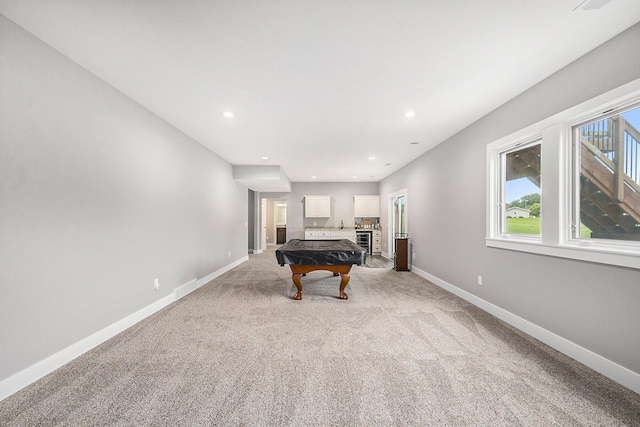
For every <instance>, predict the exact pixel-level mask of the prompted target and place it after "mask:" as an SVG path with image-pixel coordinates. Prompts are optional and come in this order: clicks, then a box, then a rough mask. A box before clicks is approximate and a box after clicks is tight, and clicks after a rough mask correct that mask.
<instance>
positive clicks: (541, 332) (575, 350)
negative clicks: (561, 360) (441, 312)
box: [412, 266, 640, 394]
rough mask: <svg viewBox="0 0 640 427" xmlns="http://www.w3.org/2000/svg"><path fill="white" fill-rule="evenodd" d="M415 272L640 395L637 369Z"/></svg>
mask: <svg viewBox="0 0 640 427" xmlns="http://www.w3.org/2000/svg"><path fill="white" fill-rule="evenodd" d="M412 271H413V272H414V273H416V274H417V275H418V276H421V277H423V278H425V279H427V280H428V281H430V282H432V283H434V284H435V285H437V286H439V287H441V288H443V289H445V290H447V291H449V292H451V293H452V294H454V295H457V296H459V297H460V298H462V299H464V300H466V301H468V302H470V303H471V304H473V305H475V306H477V307H479V308H481V309H482V310H484V311H486V312H488V313H490V314H492V315H494V316H496V317H497V318H499V319H500V320H503V321H505V322H507V323H508V324H510V325H511V326H513V327H515V328H517V329H519V330H521V331H522V332H524V333H526V334H527V335H530V336H532V337H534V338H536V339H537V340H539V341H542V342H543V343H545V344H547V345H548V346H549V347H552V348H554V349H556V350H558V351H559V352H560V353H563V354H566V355H567V356H569V357H571V358H572V359H575V360H577V361H578V362H580V363H582V364H584V365H586V366H588V367H590V368H591V369H593V370H594V371H596V372H599V373H600V374H602V375H604V376H605V377H608V378H610V379H612V380H613V381H615V382H617V383H619V384H622V385H623V386H625V387H627V388H628V389H630V390H633V391H634V392H636V393H639V394H640V374H638V373H636V372H633V371H631V370H629V369H627V368H625V367H624V366H620V365H618V364H617V363H615V362H612V361H611V360H609V359H605V358H604V357H602V356H600V355H598V354H596V353H594V352H592V351H591V350H588V349H586V348H584V347H581V346H579V345H578V344H575V343H573V342H571V341H569V340H567V339H565V338H562V337H561V336H559V335H556V334H554V333H553V332H550V331H548V330H546V329H544V328H541V327H540V326H538V325H536V324H534V323H531V322H529V321H528V320H525V319H523V318H521V317H519V316H516V315H515V314H513V313H511V312H509V311H507V310H505V309H503V308H500V307H498V306H497V305H494V304H492V303H490V302H488V301H485V300H483V299H482V298H479V297H477V296H475V295H473V294H471V293H469V292H467V291H465V290H462V289H460V288H458V287H456V286H454V285H452V284H451V283H448V282H445V281H444V280H442V279H439V278H438V277H436V276H433V275H431V274H429V273H427V272H426V271H423V270H420V269H419V268H417V267H415V266H414V267H413V268H412Z"/></svg>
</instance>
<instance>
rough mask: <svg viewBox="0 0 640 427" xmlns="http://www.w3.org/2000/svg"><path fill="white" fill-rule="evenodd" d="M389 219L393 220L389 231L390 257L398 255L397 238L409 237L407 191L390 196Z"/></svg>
mask: <svg viewBox="0 0 640 427" xmlns="http://www.w3.org/2000/svg"><path fill="white" fill-rule="evenodd" d="M389 210H390V211H391V212H389V217H390V218H391V227H390V230H389V242H390V243H389V248H390V249H391V252H390V254H389V255H390V256H391V257H393V256H394V255H395V253H396V240H395V239H396V237H407V236H408V234H407V233H408V228H407V190H406V189H404V190H401V191H398V192H397V193H393V194H391V195H389Z"/></svg>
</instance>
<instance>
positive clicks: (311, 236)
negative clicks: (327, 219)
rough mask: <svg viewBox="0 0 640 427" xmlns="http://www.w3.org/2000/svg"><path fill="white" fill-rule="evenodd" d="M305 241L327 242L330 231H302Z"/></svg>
mask: <svg viewBox="0 0 640 427" xmlns="http://www.w3.org/2000/svg"><path fill="white" fill-rule="evenodd" d="M304 238H305V240H329V239H330V238H331V231H329V230H323V229H317V228H316V229H311V230H305V231H304Z"/></svg>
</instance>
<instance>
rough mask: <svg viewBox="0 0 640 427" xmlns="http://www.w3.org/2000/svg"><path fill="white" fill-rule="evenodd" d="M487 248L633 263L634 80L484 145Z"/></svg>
mask: <svg viewBox="0 0 640 427" xmlns="http://www.w3.org/2000/svg"><path fill="white" fill-rule="evenodd" d="M487 198H488V203H487V236H486V243H487V246H489V247H496V248H502V249H510V250H517V251H524V252H532V253H538V254H544V255H551V256H559V257H565V258H573V259H580V260H585V261H591V262H598V263H604V264H612V265H620V266H625V267H631V268H637V269H640V79H638V80H636V81H633V82H631V83H628V84H626V85H624V86H621V87H619V88H617V89H614V90H612V91H610V92H608V93H606V94H603V95H601V96H598V97H596V98H594V99H592V100H589V101H587V102H585V103H583V104H580V105H578V106H575V107H573V108H570V109H568V110H566V111H563V112H561V113H558V114H556V115H554V116H552V117H549V118H547V119H545V120H543V121H541V122H539V123H536V124H534V125H531V126H529V127H527V128H525V129H522V130H520V131H518V132H515V133H514V134H511V135H509V136H506V137H504V138H501V139H499V140H498V141H495V142H493V143H491V144H489V145H488V146H487Z"/></svg>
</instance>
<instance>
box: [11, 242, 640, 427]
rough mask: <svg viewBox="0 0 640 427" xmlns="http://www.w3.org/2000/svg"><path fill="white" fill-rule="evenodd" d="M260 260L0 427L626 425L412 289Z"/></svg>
mask: <svg viewBox="0 0 640 427" xmlns="http://www.w3.org/2000/svg"><path fill="white" fill-rule="evenodd" d="M339 281H340V278H339V277H338V278H336V277H333V276H332V275H331V273H329V272H313V273H310V274H309V275H308V276H307V277H305V278H303V285H304V290H305V292H304V299H303V300H302V301H293V300H292V299H291V297H292V296H293V294H294V293H295V287H294V285H293V283H292V281H291V275H290V270H289V268H288V267H286V266H285V267H280V266H278V265H277V263H276V259H275V255H274V250H273V249H270V250H268V251H266V252H265V253H263V254H260V255H251V256H250V260H249V261H248V262H246V263H244V264H242V265H240V266H238V267H237V268H235V269H233V270H231V271H229V272H228V273H226V274H224V275H223V276H221V277H219V278H218V279H216V280H214V281H212V282H211V283H209V284H207V285H205V286H203V287H202V288H200V289H199V290H197V291H196V292H193V293H191V294H189V295H188V296H186V297H185V298H183V299H181V300H180V301H178V302H176V303H175V304H172V305H171V306H169V307H167V308H166V309H164V310H162V311H161V312H158V313H156V314H155V315H153V316H151V317H149V318H147V319H146V320H144V321H142V322H141V323H139V324H138V325H136V326H134V327H132V328H130V329H129V330H127V331H125V332H124V333H122V334H120V335H118V336H117V337H115V338H113V339H111V340H109V341H108V342H106V343H104V344H103V345H101V346H99V347H97V348H96V349H94V350H92V351H91V352H89V353H87V354H85V355H83V356H81V357H79V358H78V359H76V360H74V361H73V362H71V363H69V364H68V365H66V366H64V367H62V368H61V369H59V370H57V371H56V372H54V373H52V374H50V375H48V376H47V377H45V378H43V379H41V380H40V381H38V382H36V383H34V384H33V385H31V386H29V387H27V388H25V389H24V390H22V391H20V392H18V393H16V394H14V395H13V396H10V397H9V398H7V399H5V400H4V401H2V402H0V425H2V426H49V425H65V426H89V425H95V426H104V425H117V426H147V425H148V426H549V425H555V426H621V425H626V426H634V425H640V396H639V395H638V394H636V393H633V392H631V391H629V390H628V389H625V388H623V387H622V386H620V385H618V384H616V383H614V382H612V381H610V380H608V379H607V378H605V377H603V376H601V375H599V374H597V373H595V372H593V371H592V370H590V369H588V368H586V367H585V366H583V365H581V364H579V363H577V362H575V361H573V360H571V359H569V358H567V357H565V356H563V355H561V354H559V353H558V352H556V351H554V350H552V349H550V348H549V347H547V346H546V345H544V344H542V343H540V342H538V341H536V340H535V339H532V338H530V337H528V336H526V335H524V334H522V333H520V332H519V331H517V330H514V329H513V328H511V327H510V326H508V325H506V324H505V323H503V322H501V321H499V320H497V319H496V318H494V317H493V316H491V315H489V314H487V313H485V312H483V311H481V310H479V309H477V308H475V307H474V306H472V305H470V304H469V303H467V302H465V301H464V300H461V299H460V298H458V297H456V296H453V295H452V294H450V293H447V292H445V291H443V290H441V289H440V288H438V287H436V286H434V285H433V284H431V283H429V282H427V281H425V280H424V279H422V278H420V277H419V276H417V275H415V274H413V273H409V272H395V271H393V270H391V269H376V268H363V267H354V269H353V270H352V275H351V282H350V285H349V286H348V287H347V289H346V291H347V293H348V294H349V299H348V300H346V301H343V300H339V299H338V298H337V296H338V283H339Z"/></svg>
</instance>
